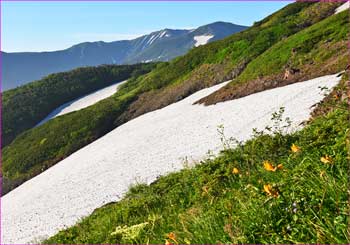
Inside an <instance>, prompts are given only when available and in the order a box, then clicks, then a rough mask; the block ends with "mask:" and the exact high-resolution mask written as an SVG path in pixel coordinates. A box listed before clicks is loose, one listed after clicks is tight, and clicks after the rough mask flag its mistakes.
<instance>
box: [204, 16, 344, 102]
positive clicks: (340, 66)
mask: <svg viewBox="0 0 350 245" xmlns="http://www.w3.org/2000/svg"><path fill="white" fill-rule="evenodd" d="M349 30H350V21H349V12H348V11H343V12H342V13H340V14H337V15H334V16H330V17H329V18H326V19H324V20H322V21H320V22H318V23H316V24H314V25H312V26H310V27H308V28H305V29H304V30H302V31H300V32H298V33H296V34H294V35H291V36H290V37H288V38H285V39H283V40H281V41H280V42H278V43H276V44H275V45H273V46H272V47H271V48H269V49H268V50H267V51H265V52H264V53H262V54H261V55H259V56H258V57H257V58H256V59H254V60H253V61H252V62H250V63H249V64H248V65H247V67H246V69H245V70H244V71H243V72H242V73H241V74H240V75H239V76H238V77H237V78H236V79H235V80H233V81H232V82H231V83H229V84H228V85H227V86H226V87H224V88H222V89H221V90H219V91H217V92H215V93H213V94H211V95H209V96H208V97H207V98H203V99H202V100H201V101H200V102H205V103H206V104H207V105H208V104H214V103H217V102H220V101H223V100H230V99H234V98H237V97H240V96H244V95H247V94H249V93H254V92H258V91H261V90H265V89H267V88H272V87H276V86H279V85H285V84H288V83H293V82H297V81H302V80H307V79H311V78H314V77H317V76H322V75H326V74H331V73H336V72H339V71H342V70H344V69H345V68H346V66H347V65H348V63H349V50H348V43H349V41H350V36H349ZM286 69H295V70H298V72H296V73H295V74H292V75H290V77H289V78H288V79H286V78H285V77H284V74H285V70H286ZM269 86H270V87H269Z"/></svg>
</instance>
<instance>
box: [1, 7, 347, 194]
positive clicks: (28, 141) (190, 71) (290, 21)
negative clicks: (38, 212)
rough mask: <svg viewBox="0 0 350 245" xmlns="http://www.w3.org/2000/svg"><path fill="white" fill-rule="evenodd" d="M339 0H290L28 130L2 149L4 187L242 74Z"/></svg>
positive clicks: (323, 16) (5, 189) (313, 21)
mask: <svg viewBox="0 0 350 245" xmlns="http://www.w3.org/2000/svg"><path fill="white" fill-rule="evenodd" d="M339 5H340V3H312V2H309V3H302V2H297V3H293V4H290V5H288V6H286V7H285V8H283V9H281V10H280V11H278V12H276V13H275V14H273V15H271V16H269V17H267V18H265V19H264V20H262V21H260V22H258V23H255V25H254V26H253V27H251V28H249V29H247V30H245V31H243V32H240V33H237V34H235V35H233V36H231V37H229V38H226V39H224V40H220V41H217V42H213V43H210V44H208V45H204V46H200V47H198V48H194V49H193V50H191V51H190V52H189V53H188V54H187V55H185V56H183V57H179V58H177V59H175V60H174V61H172V62H169V63H162V64H159V65H158V66H157V68H155V69H154V70H153V71H151V72H150V73H148V74H146V75H144V76H140V77H137V78H133V79H130V80H129V81H128V82H127V83H126V84H124V86H122V88H121V89H120V90H119V91H118V93H117V94H116V95H115V96H113V97H112V98H109V99H107V100H104V101H102V102H100V103H98V104H97V105H94V106H92V107H89V108H86V109H84V110H82V111H79V112H73V113H70V114H68V115H64V116H61V117H58V118H55V119H53V120H51V121H50V122H48V123H46V124H45V125H42V126H40V127H37V128H34V129H31V130H27V131H26V132H24V133H23V134H21V135H20V136H19V137H17V138H16V139H15V140H14V141H13V142H12V143H11V144H10V145H8V146H7V147H5V148H4V149H3V172H4V191H5V192H6V191H8V190H11V189H13V188H14V187H15V186H17V185H19V184H20V183H22V182H23V181H25V180H27V179H30V178H31V177H33V176H35V175H37V174H38V173H40V172H42V171H44V170H45V169H47V168H48V167H50V166H52V165H53V164H55V163H57V162H58V161H60V160H62V159H64V158H65V157H67V156H68V155H69V154H71V153H73V152H74V151H76V150H78V149H80V148H81V147H83V146H85V145H87V144H89V143H91V142H92V141H93V140H95V139H97V138H99V137H101V136H102V135H104V134H105V133H107V132H109V131H111V130H112V129H114V128H115V127H117V126H118V125H120V124H122V123H124V122H126V121H128V120H130V119H132V118H134V117H136V116H139V115H141V114H144V113H146V112H149V111H152V110H155V109H159V108H162V107H164V106H166V105H169V104H171V103H173V102H176V101H178V100H180V99H182V98H184V97H186V96H188V95H190V94H192V93H193V92H195V91H198V90H199V89H202V88H204V87H208V86H211V85H213V84H216V83H218V82H221V81H224V80H227V79H230V78H232V77H236V76H238V75H239V74H240V73H241V72H242V71H244V68H245V67H246V65H247V64H249V62H251V61H252V60H254V58H256V57H258V56H259V55H260V54H262V53H263V52H264V51H266V50H268V49H269V48H270V47H271V46H272V45H273V44H275V43H277V42H278V41H280V40H282V39H285V38H287V37H288V36H290V35H293V34H294V33H297V32H299V31H300V30H303V29H305V28H307V27H309V26H311V25H313V24H315V23H317V22H319V21H320V20H322V19H324V18H326V17H327V16H329V15H331V14H332V13H333V12H334V9H335V8H336V7H337V6H339Z"/></svg>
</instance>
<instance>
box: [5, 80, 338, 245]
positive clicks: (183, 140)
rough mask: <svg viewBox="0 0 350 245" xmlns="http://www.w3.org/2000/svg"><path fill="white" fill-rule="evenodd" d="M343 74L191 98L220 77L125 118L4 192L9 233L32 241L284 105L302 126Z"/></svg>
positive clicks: (248, 129) (242, 136)
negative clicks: (230, 95) (206, 102)
mask: <svg viewBox="0 0 350 245" xmlns="http://www.w3.org/2000/svg"><path fill="white" fill-rule="evenodd" d="M340 79H341V78H340V77H339V76H338V75H337V74H335V75H331V76H325V77H320V78H317V79H313V80H310V81H305V82H303V83H297V84H292V85H289V86H285V87H282V88H277V89H273V90H268V91H264V92H261V93H256V94H253V95H251V96H247V97H244V98H241V99H237V100H232V101H227V102H225V103H220V104H218V105H215V106H210V107H204V106H200V105H193V102H194V101H196V100H198V99H199V98H201V97H203V96H206V95H208V94H210V93H212V92H213V91H215V90H217V89H219V88H220V87H222V86H223V85H225V83H224V84H219V85H216V86H213V87H210V88H207V89H204V90H201V91H198V92H197V93H194V94H193V95H191V96H189V97H188V98H186V99H184V100H181V101H179V102H177V103H174V104H172V105H170V106H168V107H165V108H163V109H160V110H158V111H154V112H151V113H148V114H146V115H143V116H140V117H138V118H136V119H135V120H132V121H130V122H128V123H125V124H124V125H122V126H120V127H118V128H116V129H115V130H113V131H111V132H110V133H108V134H106V135H105V136H103V137H101V138H100V139H98V140H96V141H94V142H92V143H91V144H89V145H88V146H86V147H84V148H82V149H80V150H78V151H77V152H75V153H74V154H72V155H71V156H69V157H67V158H66V159H64V160H62V161H60V162H58V163H57V164H56V165H55V166H53V167H52V168H50V169H48V170H46V171H45V172H43V173H42V174H40V175H39V176H37V177H35V178H33V179H31V180H29V181H28V182H26V183H24V184H23V185H21V186H20V187H18V188H16V189H15V190H13V191H11V192H10V193H8V194H6V195H5V196H4V198H3V200H2V208H3V215H2V219H3V227H5V228H4V230H3V232H4V234H6V235H4V241H6V242H7V243H26V242H28V241H31V240H34V239H36V238H38V237H41V236H44V237H45V236H49V235H53V234H55V233H56V232H57V231H58V230H60V229H62V227H65V226H71V225H73V224H75V223H76V222H77V221H79V219H80V218H81V217H84V216H86V215H89V214H90V213H91V212H92V211H93V210H94V209H95V208H97V207H100V206H101V205H103V204H106V203H109V202H112V201H117V200H119V199H120V197H121V196H122V195H123V194H124V193H125V191H126V190H127V189H128V188H129V186H130V185H131V184H133V183H135V182H136V183H140V182H142V183H151V182H153V181H154V180H156V179H157V177H158V176H162V175H164V174H166V173H168V172H173V171H174V170H179V169H182V168H184V166H186V164H187V165H190V164H193V160H195V161H196V160H199V159H203V158H206V157H207V152H208V150H211V151H212V152H211V153H210V154H211V155H212V156H214V155H215V154H217V153H218V151H219V150H221V149H222V147H223V146H222V142H221V140H223V138H222V137H227V138H229V137H231V136H234V137H235V138H236V139H237V140H239V141H246V140H247V139H249V138H250V137H251V134H252V132H253V129H254V128H257V129H258V130H261V129H264V127H265V126H267V125H271V126H274V127H276V125H274V124H272V123H271V122H270V118H271V114H273V113H274V112H275V111H277V112H278V111H280V108H281V107H283V108H284V114H283V117H282V119H285V118H290V120H292V122H291V123H290V128H289V129H288V131H289V130H291V129H297V128H299V124H300V123H301V122H303V121H304V120H307V119H308V118H309V113H310V111H311V109H310V108H311V107H312V106H313V105H314V104H315V103H317V102H319V101H320V100H322V98H323V97H324V95H323V92H322V91H321V89H320V88H319V87H327V88H328V89H329V90H331V89H332V88H333V87H334V86H335V85H336V84H337V83H338V82H339V80H340ZM269 98H274V99H273V100H272V99H269ZM280 113H281V112H280ZM218 115H220V116H218ZM233 118H234V120H233ZM278 119H279V118H278V117H277V116H276V120H278ZM287 121H288V119H287ZM220 124H222V125H223V126H224V130H223V129H222V128H221V127H220V126H218V125H220ZM287 125H289V124H288V123H287ZM281 126H285V125H284V122H283V123H282V124H281ZM281 129H282V128H281ZM218 130H219V132H223V133H224V135H220V133H218ZM232 143H234V142H232ZM225 144H226V143H225ZM226 147H228V145H227V146H226ZM183 159H187V160H183ZM192 159H193V160H192ZM184 161H185V163H184ZM186 162H187V163H186ZM242 164H243V163H242ZM28 190H30V193H31V195H30V196H27V195H26V193H28ZM68 200H69V201H68ZM39 210H40V211H39ZM62 217H64V218H62ZM19 219H21V220H22V221H21V222H18V220H19ZM105 228H107V227H105ZM105 228H103V229H105ZM18 231H21V232H20V234H19V232H18ZM111 232H112V231H111ZM75 242H78V243H81V242H83V243H89V241H86V240H85V241H75ZM99 242H102V241H99V240H94V241H93V243H99ZM69 243H70V241H69Z"/></svg>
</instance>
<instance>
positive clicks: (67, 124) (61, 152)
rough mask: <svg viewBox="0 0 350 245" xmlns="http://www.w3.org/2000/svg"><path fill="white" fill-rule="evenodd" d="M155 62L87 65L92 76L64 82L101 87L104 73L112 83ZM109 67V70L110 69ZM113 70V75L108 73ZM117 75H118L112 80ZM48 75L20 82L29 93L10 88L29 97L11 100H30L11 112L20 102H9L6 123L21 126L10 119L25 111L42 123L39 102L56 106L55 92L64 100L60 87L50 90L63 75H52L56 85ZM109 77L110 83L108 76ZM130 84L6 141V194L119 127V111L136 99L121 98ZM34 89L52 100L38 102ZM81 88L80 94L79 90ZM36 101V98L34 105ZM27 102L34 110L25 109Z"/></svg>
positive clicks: (72, 73)
mask: <svg viewBox="0 0 350 245" xmlns="http://www.w3.org/2000/svg"><path fill="white" fill-rule="evenodd" d="M154 66H155V64H142V65H132V66H101V67H97V68H84V69H87V70H88V71H91V72H87V75H86V76H89V77H90V78H89V79H86V80H84V79H83V78H84V77H85V76H82V77H81V78H79V77H77V79H76V80H74V79H73V80H72V81H71V82H70V83H69V85H71V87H70V86H68V85H67V86H63V85H62V84H60V86H61V87H68V88H69V89H72V90H73V91H74V90H79V89H78V88H79V87H85V86H84V85H83V83H85V82H87V81H88V82H89V84H90V83H92V84H93V85H91V86H95V87H96V86H97V85H96V84H99V83H102V81H105V80H104V79H106V80H107V81H110V82H109V84H111V82H113V81H116V80H119V81H121V80H124V79H126V78H127V77H130V76H131V77H137V76H140V75H142V74H144V73H145V72H148V71H149V70H150V69H152V68H153V67H154ZM76 72H81V71H80V69H78V70H73V71H72V72H68V73H59V74H57V75H51V76H52V77H55V78H57V77H59V78H62V76H65V75H71V76H75V75H74V74H75V73H76ZM95 72H97V74H95ZM100 72H101V73H100ZM104 72H106V74H105V75H104ZM84 74H85V73H84ZM108 74H109V76H110V77H109V79H107V78H106V76H107V75H108ZM113 74H114V75H113ZM51 76H49V77H51ZM112 77H114V80H112ZM117 78H118V79H117ZM57 79H58V78H57ZM45 81H46V80H44V81H40V82H37V83H33V84H28V85H25V86H23V87H20V88H19V91H25V92H24V94H22V93H19V92H17V90H14V91H13V90H10V91H8V92H6V93H10V94H11V93H14V94H15V97H20V98H23V99H25V98H26V99H27V101H26V103H24V102H21V101H19V100H18V99H16V98H7V102H6V103H10V102H11V101H12V102H13V103H15V102H17V101H18V103H19V104H21V103H23V105H24V106H23V108H22V109H21V108H17V109H18V111H17V112H16V113H14V114H13V115H11V114H9V113H10V111H11V110H14V111H16V110H15V109H16V108H14V105H8V106H4V124H5V125H4V129H11V128H12V129H17V130H18V129H19V127H18V126H17V124H16V123H14V124H15V125H13V126H10V125H8V124H7V123H10V121H11V120H15V119H19V118H22V117H31V118H32V120H31V122H32V123H34V122H35V123H38V122H39V121H40V120H41V119H42V118H43V117H44V116H41V117H40V118H39V117H38V115H37V114H38V113H39V110H38V108H41V109H43V108H45V106H44V105H47V107H50V108H51V107H52V106H51V105H50V106H49V105H48V103H49V101H52V100H53V99H52V100H51V99H49V97H50V94H51V96H53V98H56V100H61V101H63V98H61V99H59V98H58V97H57V96H58V95H57V94H56V93H55V92H50V91H51V90H55V86H56V85H55V83H60V82H61V80H58V81H55V80H50V81H52V86H50V84H51V83H48V85H47V84H46V83H45ZM103 83H105V84H106V82H103ZM31 86H33V89H30V88H31ZM99 86H100V85H99ZM28 87H29V88H28ZM42 89H49V90H50V91H48V92H47V93H45V92H44V93H43V94H42V95H40V93H39V92H38V91H41V90H42ZM57 90H60V89H57ZM124 90H125V89H123V88H122V89H121V91H122V92H121V93H119V92H118V93H117V94H115V95H114V96H112V97H110V98H107V99H105V100H102V101H100V102H99V103H96V104H95V105H93V106H90V107H87V108H85V109H83V110H80V111H76V112H72V113H68V114H66V115H63V116H60V117H57V118H54V119H52V120H50V121H48V122H46V123H44V124H43V125H41V126H38V127H35V128H32V129H30V130H27V131H25V132H24V133H22V134H20V135H19V136H18V137H17V138H16V139H15V140H14V141H13V142H12V143H11V144H10V145H8V146H6V147H4V148H3V150H2V171H3V186H2V192H3V194H5V193H7V192H8V191H10V190H12V189H13V188H15V187H17V186H18V185H20V184H21V183H23V182H24V181H26V180H28V179H30V178H32V177H33V176H36V175H37V174H39V173H41V172H42V171H44V170H46V169H47V168H49V167H50V166H52V165H53V164H55V163H56V162H58V161H60V160H62V159H64V158H65V157H67V156H68V155H70V154H71V153H73V152H74V151H76V150H78V149H80V148H81V147H83V146H85V145H87V144H89V143H91V142H92V141H94V140H95V139H97V138H99V137H101V136H102V135H104V134H106V133H108V132H109V131H110V130H112V129H113V128H115V127H116V125H115V122H114V121H115V120H116V115H118V114H120V113H121V112H122V111H123V110H124V109H125V106H126V105H127V102H128V100H129V99H130V98H129V97H128V96H124V97H123V98H120V97H121V96H119V94H124V93H123V91H124ZM30 91H35V92H37V93H38V95H37V97H40V98H42V99H44V98H45V99H48V100H49V101H46V102H43V103H42V104H39V105H35V103H34V102H33V101H32V99H31V98H30V97H29V96H30V94H34V92H33V93H30ZM81 91H82V89H80V92H81ZM57 93H58V94H73V92H72V93H69V92H67V91H66V89H65V88H63V89H62V90H61V92H57ZM75 94H77V92H76V93H75ZM8 96H10V95H8ZM70 96H72V95H70ZM46 97H47V98H46ZM67 97H68V95H67ZM50 98H51V97H50ZM30 101H32V102H30ZM43 101H45V100H43ZM31 103H33V105H32V104H31ZM54 104H55V103H54ZM10 108H11V110H10ZM25 108H27V109H28V110H27V111H23V110H24V109H25ZM33 111H37V112H38V113H34V112H33ZM28 112H29V113H28ZM21 113H22V114H21ZM40 113H41V112H40ZM48 113H49V112H48ZM48 113H47V114H48ZM28 120H29V119H28ZM5 122H6V123H5ZM18 125H26V126H29V125H30V124H29V123H27V124H21V123H20V122H19V124H18ZM4 137H5V136H4Z"/></svg>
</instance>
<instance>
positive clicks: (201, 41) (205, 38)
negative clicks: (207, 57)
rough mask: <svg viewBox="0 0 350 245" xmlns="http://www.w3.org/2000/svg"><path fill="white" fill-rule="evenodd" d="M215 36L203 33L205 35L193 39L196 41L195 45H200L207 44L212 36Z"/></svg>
mask: <svg viewBox="0 0 350 245" xmlns="http://www.w3.org/2000/svg"><path fill="white" fill-rule="evenodd" d="M212 37H214V36H213V35H203V36H194V37H193V39H194V40H195V41H196V43H195V44H194V46H196V47H198V46H200V45H204V44H206V43H207V42H208V41H209V39H210V38H212Z"/></svg>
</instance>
